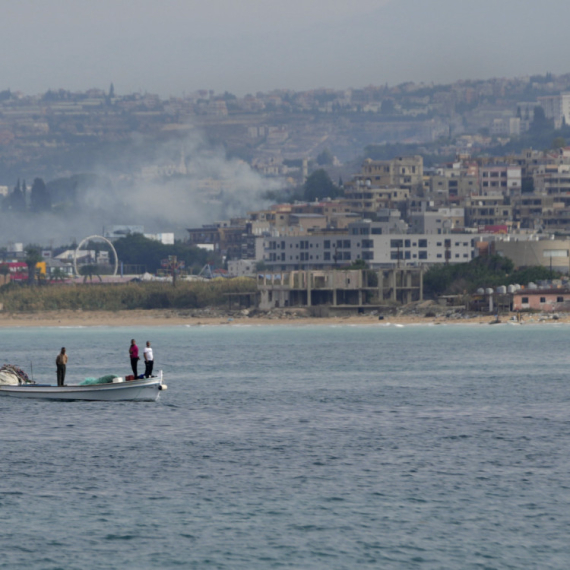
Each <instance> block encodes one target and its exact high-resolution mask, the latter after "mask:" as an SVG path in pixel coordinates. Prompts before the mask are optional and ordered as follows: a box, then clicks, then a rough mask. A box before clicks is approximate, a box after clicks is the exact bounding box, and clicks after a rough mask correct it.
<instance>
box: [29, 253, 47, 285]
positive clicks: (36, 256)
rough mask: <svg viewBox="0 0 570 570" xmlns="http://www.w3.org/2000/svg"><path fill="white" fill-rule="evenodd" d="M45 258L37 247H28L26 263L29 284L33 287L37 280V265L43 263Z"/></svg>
mask: <svg viewBox="0 0 570 570" xmlns="http://www.w3.org/2000/svg"><path fill="white" fill-rule="evenodd" d="M42 259H43V257H42V254H41V252H40V248H39V247H37V246H35V245H29V246H28V247H26V258H25V259H24V261H25V262H26V265H27V266H28V284H29V285H33V284H34V283H35V278H36V265H37V264H38V263H39V262H40V261H42Z"/></svg>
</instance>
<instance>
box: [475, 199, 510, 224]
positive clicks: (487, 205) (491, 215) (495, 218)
mask: <svg viewBox="0 0 570 570" xmlns="http://www.w3.org/2000/svg"><path fill="white" fill-rule="evenodd" d="M464 204H465V226H466V227H475V228H478V227H482V226H483V227H484V226H496V225H501V224H505V223H507V222H512V220H513V207H512V205H510V204H507V203H505V197H504V196H503V195H502V194H500V193H493V194H491V193H489V194H488V195H486V196H470V197H469V198H466V199H465V202H464Z"/></svg>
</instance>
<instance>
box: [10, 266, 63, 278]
mask: <svg viewBox="0 0 570 570" xmlns="http://www.w3.org/2000/svg"><path fill="white" fill-rule="evenodd" d="M0 268H1V266H0ZM49 277H50V281H65V279H66V277H67V273H65V271H64V270H63V269H62V268H61V267H56V268H55V269H54V270H53V271H52V272H51V273H50V276H49Z"/></svg>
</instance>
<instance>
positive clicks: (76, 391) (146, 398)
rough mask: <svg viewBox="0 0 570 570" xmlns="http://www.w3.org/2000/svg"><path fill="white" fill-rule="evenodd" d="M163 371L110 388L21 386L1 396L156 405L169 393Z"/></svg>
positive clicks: (117, 380) (5, 389) (0, 390)
mask: <svg viewBox="0 0 570 570" xmlns="http://www.w3.org/2000/svg"><path fill="white" fill-rule="evenodd" d="M162 380H163V377H162V370H161V371H160V372H159V373H158V375H157V376H153V377H152V378H141V379H140V380H125V379H124V378H115V379H114V380H113V382H112V383H109V384H92V385H89V386H79V385H76V384H69V385H65V386H50V385H47V384H21V385H19V386H0V396H11V397H13V398H40V399H42V400H91V401H111V402H154V401H156V400H157V399H158V396H159V395H160V392H161V391H162V390H166V388H167V386H166V384H164V383H163V381H162Z"/></svg>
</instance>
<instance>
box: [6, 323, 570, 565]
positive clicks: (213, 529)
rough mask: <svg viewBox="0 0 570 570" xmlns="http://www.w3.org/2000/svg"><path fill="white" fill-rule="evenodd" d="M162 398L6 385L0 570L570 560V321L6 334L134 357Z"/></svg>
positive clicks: (19, 343) (9, 345)
mask: <svg viewBox="0 0 570 570" xmlns="http://www.w3.org/2000/svg"><path fill="white" fill-rule="evenodd" d="M132 337H135V338H136V339H137V341H138V342H139V345H142V343H143V342H144V341H146V340H151V341H152V343H153V346H154V349H155V355H156V360H157V366H158V368H163V369H164V371H165V376H166V382H167V384H168V390H167V391H166V392H164V393H163V395H162V396H161V400H160V401H159V402H158V403H128V402H124V403H95V402H93V403H91V402H42V401H19V400H12V399H9V398H3V399H0V531H1V532H0V568H8V569H10V570H14V569H26V570H30V569H42V570H44V569H48V570H49V569H57V568H61V569H66V570H69V569H81V570H90V569H108V568H118V569H145V568H160V569H170V568H220V569H265V568H299V569H305V568H307V569H352V568H398V569H399V568H402V569H407V568H410V569H415V568H422V569H424V568H425V569H443V568H461V569H464V568H467V569H483V568H488V569H492V568H497V569H502V568H537V569H548V568H557V569H566V568H568V567H569V566H570V543H569V541H568V531H569V529H570V504H569V503H570V382H569V371H568V369H569V362H570V357H569V350H568V348H569V344H570V343H569V340H570V327H568V326H563V325H560V326H557V325H553V326H531V325H529V326H527V325H525V326H520V327H517V326H510V325H500V326H494V327H489V326H484V325H478V326H477V325H468V326H431V327H430V326H417V327H404V328H396V327H394V326H385V325H382V324H378V325H377V326H368V327H343V326H338V327H334V326H314V327H273V328H272V327H236V326H232V327H165V328H152V329H143V328H124V329H117V328H44V329H15V330H0V351H1V355H0V359H1V360H3V361H4V362H10V363H13V364H19V365H21V366H22V367H25V368H26V369H27V370H29V368H30V366H29V362H30V360H32V361H33V370H34V376H35V378H36V380H43V381H45V380H46V379H49V380H50V381H52V382H53V383H55V364H54V359H55V357H56V355H57V353H58V351H59V349H60V347H61V346H66V347H67V349H68V352H69V357H70V360H69V365H68V380H74V379H75V380H81V379H82V378H84V377H86V376H94V375H100V374H104V373H117V374H125V373H128V370H129V362H128V355H127V350H128V346H129V340H130V339H131V338H132Z"/></svg>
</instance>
